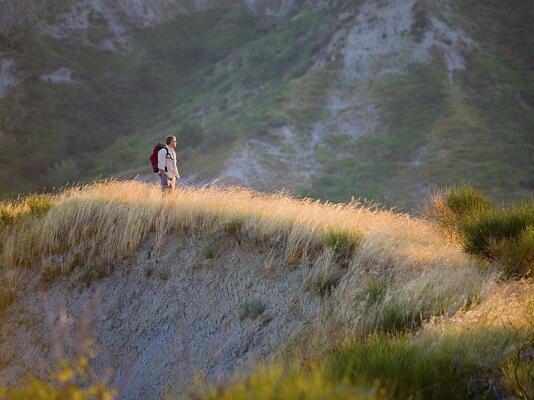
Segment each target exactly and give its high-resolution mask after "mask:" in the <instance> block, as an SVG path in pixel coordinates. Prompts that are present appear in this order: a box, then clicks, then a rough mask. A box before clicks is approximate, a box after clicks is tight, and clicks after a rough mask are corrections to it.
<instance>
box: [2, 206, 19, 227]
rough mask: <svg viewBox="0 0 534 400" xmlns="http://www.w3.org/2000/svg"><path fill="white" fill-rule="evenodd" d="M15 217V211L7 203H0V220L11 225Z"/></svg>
mask: <svg viewBox="0 0 534 400" xmlns="http://www.w3.org/2000/svg"><path fill="white" fill-rule="evenodd" d="M16 219H17V212H16V210H15V209H13V208H12V207H10V206H9V205H4V204H2V205H0V222H1V223H3V224H5V225H13V224H14V223H15V220H16Z"/></svg>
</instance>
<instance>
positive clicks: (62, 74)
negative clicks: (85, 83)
mask: <svg viewBox="0 0 534 400" xmlns="http://www.w3.org/2000/svg"><path fill="white" fill-rule="evenodd" d="M39 79H40V80H41V81H43V82H50V83H75V82H76V81H75V80H74V79H73V77H72V70H71V69H70V68H68V67H60V68H58V69H56V70H55V71H52V72H50V73H48V74H42V75H40V76H39Z"/></svg>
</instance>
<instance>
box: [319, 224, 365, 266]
mask: <svg viewBox="0 0 534 400" xmlns="http://www.w3.org/2000/svg"><path fill="white" fill-rule="evenodd" d="M361 238H362V237H361V235H359V234H357V233H354V232H350V233H349V232H344V231H333V230H331V231H328V232H327V233H326V235H325V237H324V245H325V247H327V248H331V249H332V250H334V252H335V253H336V256H337V259H338V260H347V259H348V258H350V256H351V253H352V251H353V250H354V248H355V247H356V246H357V245H358V243H359V242H360V241H361Z"/></svg>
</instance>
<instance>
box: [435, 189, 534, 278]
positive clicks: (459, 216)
mask: <svg viewBox="0 0 534 400" xmlns="http://www.w3.org/2000/svg"><path fill="white" fill-rule="evenodd" d="M432 204H433V210H432V212H431V213H428V214H430V215H431V216H432V218H433V219H434V220H435V221H436V222H437V223H438V224H439V225H440V226H442V227H443V228H445V229H446V230H448V231H454V232H456V234H457V235H459V237H460V240H461V241H462V243H463V246H464V249H465V250H466V251H467V252H469V253H472V254H477V255H480V256H482V257H483V258H485V259H487V260H490V261H497V262H499V263H500V264H501V265H502V269H503V272H504V273H505V274H506V275H507V276H517V277H524V276H529V275H531V274H532V272H533V267H534V233H533V232H534V200H531V201H529V202H524V203H520V204H512V205H506V206H501V207H495V206H494V205H492V204H491V203H490V201H489V200H488V199H487V197H486V196H485V195H484V194H483V193H482V192H480V191H478V190H476V189H474V188H472V187H470V186H461V187H458V188H450V189H448V190H447V191H446V192H445V193H444V194H443V195H437V196H435V197H434V199H433V202H432Z"/></svg>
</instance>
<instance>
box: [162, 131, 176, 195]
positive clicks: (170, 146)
mask: <svg viewBox="0 0 534 400" xmlns="http://www.w3.org/2000/svg"><path fill="white" fill-rule="evenodd" d="M166 143H167V145H166V146H164V147H163V148H162V149H161V150H159V151H158V169H159V177H160V180H161V190H163V192H169V191H170V192H172V191H173V190H174V188H175V186H176V181H177V180H178V179H180V173H179V172H178V167H177V165H176V137H175V136H167V139H166Z"/></svg>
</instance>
